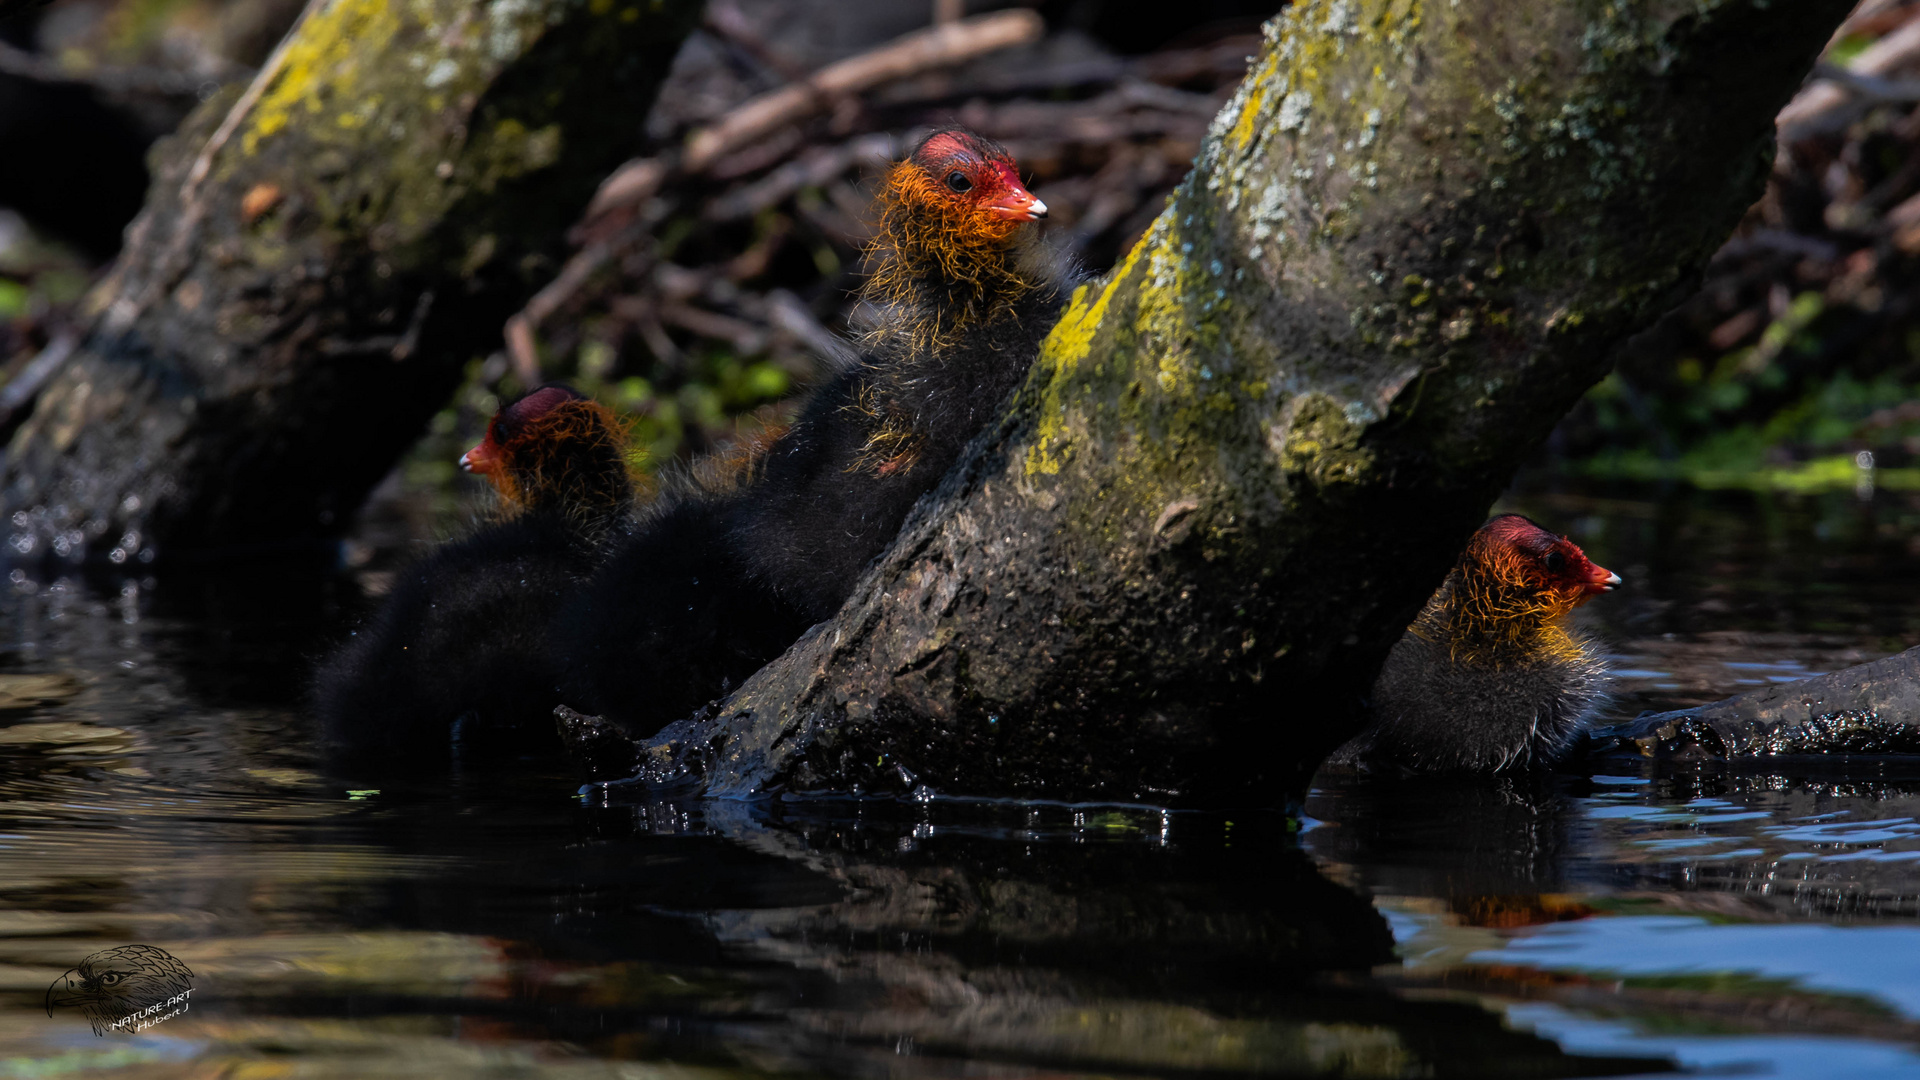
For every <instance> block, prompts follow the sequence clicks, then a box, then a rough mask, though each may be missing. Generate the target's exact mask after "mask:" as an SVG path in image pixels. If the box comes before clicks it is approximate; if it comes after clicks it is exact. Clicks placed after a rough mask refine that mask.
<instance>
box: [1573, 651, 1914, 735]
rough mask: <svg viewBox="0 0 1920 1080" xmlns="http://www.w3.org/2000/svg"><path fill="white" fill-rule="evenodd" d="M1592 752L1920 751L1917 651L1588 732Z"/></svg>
mask: <svg viewBox="0 0 1920 1080" xmlns="http://www.w3.org/2000/svg"><path fill="white" fill-rule="evenodd" d="M1591 750H1592V751H1593V752H1595V753H1602V754H1604V753H1612V752H1618V751H1626V752H1627V753H1631V754H1637V755H1640V756H1644V757H1650V758H1658V759H1661V760H1681V761H1717V762H1736V763H1737V762H1741V761H1764V760H1773V759H1778V758H1789V757H1791V758H1800V757H1824V758H1838V757H1842V756H1846V755H1854V754H1865V755H1882V754H1920V649H1908V650H1907V651H1906V652H1903V653H1900V654H1899V655H1897V656H1889V657H1886V658H1885V659H1881V660H1875V661H1873V662H1872V663H1867V664H1856V665H1854V666H1853V667H1850V668H1842V669H1841V670H1839V671H1830V672H1828V673H1827V674H1825V675H1815V676H1813V677H1812V678H1808V679H1798V680H1795V681H1794V682H1789V683H1779V684H1777V685H1774V686H1766V687H1762V688H1760V689H1758V690H1754V691H1751V692H1749V693H1745V694H1738V695H1735V696H1733V697H1730V698H1727V699H1726V700H1724V701H1716V702H1713V703H1712V704H1710V705H1701V706H1697V707H1695V708H1691V709H1676V710H1673V711H1672V712H1662V713H1646V714H1643V715H1641V716H1639V717H1636V718H1635V719H1633V720H1631V721H1629V722H1627V723H1624V724H1615V725H1613V726H1611V727H1607V728H1603V729H1600V730H1598V731H1596V732H1594V733H1593V738H1592V740H1591Z"/></svg>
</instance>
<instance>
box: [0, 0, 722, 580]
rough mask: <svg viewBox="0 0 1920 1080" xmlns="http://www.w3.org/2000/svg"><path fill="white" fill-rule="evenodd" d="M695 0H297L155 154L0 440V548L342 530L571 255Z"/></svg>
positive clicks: (148, 545) (171, 542)
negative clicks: (108, 249)
mask: <svg viewBox="0 0 1920 1080" xmlns="http://www.w3.org/2000/svg"><path fill="white" fill-rule="evenodd" d="M700 6H701V5H700V4H699V3H698V0H664V2H662V0H655V2H651V3H642V2H638V0H633V2H625V0H623V2H616V3H605V4H603V3H592V4H588V3H579V2H575V0H522V2H516V3H511V4H509V3H496V4H490V5H476V4H470V3H467V2H465V0H420V2H409V3H402V2H400V0H313V2H312V3H310V4H309V6H308V11H307V14H306V16H305V17H304V19H303V21H302V22H301V23H300V25H299V26H298V27H296V28H295V30H294V31H293V32H292V33H291V34H290V35H289V36H288V38H287V39H286V41H285V42H283V43H282V45H281V46H280V48H279V49H278V50H277V51H276V52H275V53H274V55H273V56H272V58H270V59H269V60H268V62H267V64H266V65H265V66H264V67H263V68H262V70H261V72H260V73H259V75H258V76H257V78H256V79H255V80H254V81H253V83H252V84H251V85H250V86H248V87H246V88H244V90H243V89H241V88H237V87H236V88H232V89H231V90H230V92H228V93H225V94H222V95H219V96H217V97H216V98H214V99H213V100H210V101H209V102H207V104H206V105H205V106H203V107H202V108H201V109H200V110H198V111H197V112H196V113H195V114H194V115H193V116H192V117H191V118H190V119H189V120H188V121H187V123H186V124H185V125H184V126H183V128H182V130H181V131H180V132H179V133H178V134H177V135H175V136H174V137H173V138H172V139H170V140H168V141H166V142H164V143H162V144H161V146H160V147H159V148H158V149H157V150H156V152H155V155H154V165H155V169H154V172H155V180H154V183H153V186H152V188H151V189H150V191H149V193H148V197H147V205H146V209H145V210H144V211H143V212H142V213H141V215H140V217H139V218H137V219H136V220H135V221H134V224H133V225H132V226H131V227H130V228H129V230H128V235H127V242H126V246H125V249H124V251H123V253H122V255H121V258H120V260H119V263H118V264H117V265H116V266H115V268H114V270H113V273H112V274H111V276H110V277H109V278H108V279H107V280H106V281H104V282H103V283H102V284H101V285H100V286H99V287H98V288H97V289H96V290H95V292H94V293H93V295H92V296H91V298H90V300H89V313H90V318H91V324H90V330H89V333H88V335H87V337H86V339H85V341H84V343H83V344H82V346H81V347H80V348H79V349H78V350H77V351H76V353H75V355H74V357H73V359H72V360H71V361H69V362H68V363H67V364H66V366H65V368H64V370H62V371H61V372H60V373H59V374H58V375H57V376H56V377H54V378H53V379H52V380H51V381H50V382H49V384H48V385H47V387H46V389H45V390H44V391H43V392H42V393H41V394H40V396H39V400H38V403H37V407H36V409H35V411H34V413H33V414H32V416H31V417H29V418H28V419H27V420H26V422H25V423H24V424H23V425H22V426H21V428H20V429H19V431H18V432H17V433H16V434H15V437H14V439H13V441H12V443H11V445H10V446H9V447H8V451H7V455H6V463H5V473H4V476H3V477H0V485H3V486H0V493H3V498H4V506H5V509H6V511H7V512H8V513H9V514H10V515H11V517H12V522H11V526H12V527H11V530H10V531H11V534H12V535H11V539H12V545H13V548H14V552H16V553H18V554H22V555H28V556H35V557H37V556H38V555H41V554H44V553H46V552H47V551H49V550H51V551H53V552H54V553H56V554H58V555H61V556H65V557H70V558H79V557H81V556H82V555H86V554H91V555H96V556H98V555H106V556H107V557H109V558H111V559H112V560H113V561H115V562H124V561H126V560H128V559H134V560H141V559H147V558H152V557H153V554H154V552H155V551H156V550H159V549H164V550H165V551H167V552H168V553H176V552H180V551H183V550H192V549H209V548H216V549H222V550H226V551H232V550H234V549H236V548H244V547H248V546H252V545H262V544H267V545H287V544H290V543H292V544H298V543H301V542H303V541H312V540H318V539H322V538H325V537H327V536H330V535H334V534H337V533H338V532H339V531H340V530H341V529H342V528H343V527H344V524H345V522H346V520H347V518H348V516H349V515H351V514H352V513H353V511H354V510H355V509H356V508H357V507H358V506H359V505H360V502H361V501H362V499H363V498H364V496H365V494H366V492H367V491H368V489H369V488H371V487H372V485H373V484H374V483H375V482H376V481H377V480H378V479H379V478H380V477H381V476H382V475H383V474H384V473H385V472H386V471H387V470H388V469H389V468H390V467H391V466H392V464H393V462H394V460H395V459H396V458H397V457H398V456H399V455H400V453H401V452H402V451H403V450H404V449H405V448H406V447H407V446H408V445H409V444H410V443H411V442H412V441H413V440H414V439H415V438H416V437H417V436H418V434H419V432H420V430H421V428H422V426H423V425H424V423H425V422H426V420H427V418H428V417H429V416H430V415H432V413H433V412H434V410H436V409H437V408H439V407H440V405H441V404H442V403H443V402H444V401H445V400H446V399H447V397H448V395H449V394H451V393H452V391H453V389H454V387H455V386H456V385H457V384H458V382H459V379H460V377H461V373H462V371H463V369H464V368H465V366H466V364H467V362H468V361H469V360H470V359H472V358H473V357H475V356H480V355H485V354H486V353H488V352H491V351H493V350H494V349H496V348H498V345H499V334H500V326H501V323H502V321H503V320H504V319H505V318H506V316H507V314H508V313H510V312H512V311H514V310H515V309H516V308H518V307H519V306H520V305H521V304H522V303H523V302H525V300H526V298H527V297H528V296H530V295H532V293H533V292H534V290H535V289H537V288H538V287H539V286H540V285H541V284H542V283H543V281H544V279H545V278H546V277H547V276H548V275H550V274H551V273H552V271H553V269H554V268H555V267H556V266H558V265H559V263H560V261H561V260H562V259H564V257H565V254H566V250H565V242H564V233H565V230H566V228H567V226H568V224H570V223H571V222H572V221H573V220H574V219H575V218H576V217H578V215H579V212H580V210H581V209H582V208H583V207H584V206H585V205H586V204H587V201H588V200H589V199H590V198H591V196H592V195H593V192H594V188H595V186H596V185H597V184H598V183H599V181H600V179H601V178H602V177H603V176H605V174H606V173H607V171H608V170H609V169H611V168H613V167H614V166H615V165H617V164H618V163H619V162H620V161H621V160H623V159H624V158H626V157H627V156H628V155H630V154H631V153H632V152H633V150H634V149H635V148H636V146H637V145H638V143H639V141H640V134H641V124H642V122H643V119H644V117H645V115H646V111H647V108H648V107H649V105H650V104H651V102H652V100H653V96H654V93H655V91H656V90H657V88H658V87H659V84H660V82H661V80H662V79H663V78H664V77H665V76H666V73H667V69H668V65H669V64H670V62H671V61H672V58H673V55H674V52H675V50H676V49H677V48H678V46H679V44H680V41H681V39H682V38H683V37H684V36H685V35H686V33H687V32H688V31H689V30H690V29H691V27H692V26H693V24H694V22H695V20H696V19H697V18H698V15H699V10H700Z"/></svg>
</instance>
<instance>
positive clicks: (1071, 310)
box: [1027, 240, 1147, 476]
mask: <svg viewBox="0 0 1920 1080" xmlns="http://www.w3.org/2000/svg"><path fill="white" fill-rule="evenodd" d="M1146 248H1147V241H1145V240H1142V241H1141V242H1140V243H1138V244H1135V245H1134V246H1133V251H1131V252H1130V253H1128V255H1127V259H1126V261H1125V262H1123V263H1121V264H1120V266H1119V268H1118V269H1117V270H1115V271H1114V272H1113V274H1112V276H1110V277H1108V278H1107V283H1106V284H1105V285H1104V286H1102V287H1101V288H1100V291H1099V294H1098V295H1097V296H1094V291H1093V287H1092V286H1089V285H1082V286H1080V287H1079V288H1078V289H1075V290H1074V293H1073V301H1072V302H1071V303H1070V304H1068V305H1067V311H1066V314H1064V315H1062V316H1061V317H1060V321H1059V322H1058V323H1055V324H1054V327H1053V331H1052V332H1051V333H1049V334H1048V335H1047V340H1046V341H1044V342H1042V343H1041V344H1040V356H1039V359H1038V360H1037V362H1036V363H1035V365H1034V366H1035V367H1036V368H1038V369H1039V370H1040V371H1042V372H1044V373H1045V380H1046V386H1045V389H1044V390H1042V391H1041V397H1040V418H1039V430H1038V431H1036V432H1035V433H1034V440H1033V446H1032V447H1031V448H1029V449H1028V451H1027V475H1028V476H1033V475H1035V474H1038V473H1046V474H1048V475H1052V474H1054V473H1058V472H1059V471H1060V462H1061V459H1062V453H1061V451H1062V445H1063V444H1064V443H1065V442H1066V440H1067V422H1066V415H1065V406H1066V399H1065V395H1064V390H1065V384H1066V382H1067V379H1068V378H1069V377H1071V376H1072V374H1073V373H1074V371H1075V370H1076V369H1077V368H1078V367H1079V366H1080V361H1082V360H1084V359H1086V358H1087V355H1088V354H1089V353H1090V352H1092V351H1093V335H1094V332H1095V331H1097V330H1098V329H1099V328H1100V324H1101V323H1103V322H1105V321H1106V317H1107V307H1108V305H1109V304H1110V303H1112V301H1113V297H1114V294H1115V293H1116V292H1117V291H1119V289H1120V287H1121V286H1122V285H1123V284H1124V283H1125V282H1126V281H1127V279H1129V278H1130V277H1132V276H1133V272H1134V269H1135V267H1136V264H1138V263H1139V261H1140V253H1141V252H1142V251H1144V250H1146ZM1089 296H1093V299H1092V300H1089V299H1088V297H1089Z"/></svg>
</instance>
